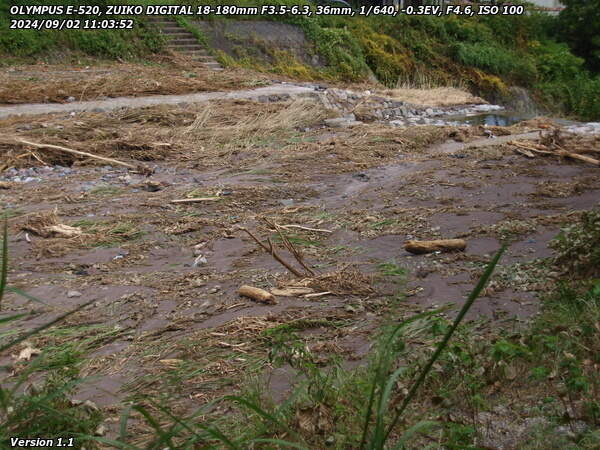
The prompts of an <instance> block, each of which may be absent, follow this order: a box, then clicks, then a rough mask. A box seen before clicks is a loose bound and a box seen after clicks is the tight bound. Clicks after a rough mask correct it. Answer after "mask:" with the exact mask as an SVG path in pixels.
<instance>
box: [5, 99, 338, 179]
mask: <svg viewBox="0 0 600 450" xmlns="http://www.w3.org/2000/svg"><path fill="white" fill-rule="evenodd" d="M326 115H327V113H326V112H325V110H324V109H323V107H322V106H320V105H319V104H318V103H317V102H314V101H310V100H293V101H290V102H281V103H267V104H264V103H259V102H255V101H250V100H235V101H231V100H229V101H218V102H214V103H201V104H195V105H191V106H186V107H183V106H169V105H160V106H152V107H146V108H135V109H129V108H126V109H121V110H116V111H113V112H109V113H93V112H88V113H82V114H80V115H79V116H77V119H76V120H74V119H73V118H71V117H69V118H65V117H64V116H61V115H57V114H54V115H46V116H39V117H33V118H31V117H28V118H21V117H17V118H9V119H5V120H3V121H0V135H3V138H2V139H0V166H2V165H3V166H4V167H5V168H6V167H26V166H30V165H37V164H40V163H43V164H61V165H68V166H70V165H73V164H75V163H77V164H83V163H87V162H93V161H92V160H90V161H87V160H86V159H85V158H82V157H81V156H74V155H69V154H64V153H60V152H57V151H49V150H45V149H37V150H35V151H34V150H32V149H31V148H28V146H27V145H24V144H22V143H18V142H16V141H15V137H19V138H26V139H27V140H30V141H32V142H37V143H43V144H52V145H59V146H63V147H67V148H70V149H74V150H79V151H84V152H88V153H92V154H95V155H98V156H104V157H110V158H115V159H119V160H125V161H126V160H128V159H133V160H137V161H154V160H162V159H165V158H167V157H170V158H175V159H181V160H195V161H199V162H200V161H201V162H202V164H205V165H216V164H221V165H222V164H224V163H225V161H224V160H223V157H224V156H227V155H229V156H231V155H234V154H235V153H236V152H239V151H242V150H243V151H249V150H254V149H257V148H270V147H272V146H280V145H285V140H286V138H287V137H289V136H291V135H293V134H294V133H297V132H298V130H299V129H301V128H303V127H306V126H308V125H312V124H315V123H317V122H319V121H320V120H322V119H323V118H324V117H326ZM11 137H12V139H11ZM257 156H258V155H257Z"/></svg>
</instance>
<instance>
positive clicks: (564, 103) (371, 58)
mask: <svg viewBox="0 0 600 450" xmlns="http://www.w3.org/2000/svg"><path fill="white" fill-rule="evenodd" d="M71 1H72V0H71ZM72 2H73V1H72ZM14 3H17V4H19V3H22V4H24V3H26V2H23V1H21V0H19V1H16V2H14ZM48 3H52V2H46V4H48ZM60 3H62V4H64V3H65V2H64V1H63V2H60ZM73 3H78V2H73ZM92 3H93V2H92ZM96 3H99V4H102V3H103V0H97V1H96ZM112 3H117V2H112ZM124 3H137V4H147V3H157V2H151V1H148V0H145V1H131V2H124ZM159 3H169V2H159ZM172 3H178V4H182V3H190V4H207V3H223V2H220V1H219V0H211V1H202V2H200V1H198V0H187V1H185V0H184V1H178V2H172ZM263 3H264V2H263ZM268 3H269V4H273V3H274V2H272V1H270V2H268ZM275 3H289V4H298V3H305V2H298V1H293V0H277V1H275ZM227 4H240V5H243V4H248V5H250V4H252V5H257V4H258V5H260V4H261V1H258V2H256V1H253V2H250V1H248V0H238V1H234V2H231V1H229V2H227ZM235 19H236V20H239V19H246V20H256V19H260V20H265V19H271V20H280V21H283V22H286V23H291V24H295V25H298V26H299V27H301V28H302V29H303V30H304V32H305V34H306V36H307V37H308V39H309V40H310V41H312V43H313V44H314V49H315V51H316V52H317V53H319V55H320V56H322V57H323V58H324V59H325V60H326V61H327V63H328V64H327V67H325V68H314V67H310V66H307V65H306V64H303V63H301V62H299V61H296V60H295V59H294V57H293V56H292V55H289V54H286V53H285V52H281V51H275V50H273V52H272V53H273V54H272V56H273V61H271V62H270V63H268V64H265V62H264V61H262V62H261V61H254V60H252V58H248V57H244V58H237V59H234V58H231V55H225V54H222V55H220V56H221V60H222V61H221V62H222V63H224V64H226V65H238V66H245V67H251V68H254V69H257V68H258V69H261V70H266V71H271V72H276V73H281V74H285V75H290V76H293V77H296V78H302V79H329V80H336V81H353V82H356V81H364V80H366V79H367V78H368V75H369V72H372V73H373V74H374V75H375V76H376V77H377V79H378V80H379V81H380V82H382V83H383V84H385V85H386V86H388V87H395V86H397V85H411V86H414V85H417V86H423V85H425V86H448V85H450V86H461V87H467V88H469V89H470V90H471V91H473V92H474V93H476V94H477V95H482V96H484V97H486V98H487V99H489V100H492V101H497V102H498V101H505V100H508V99H509V98H510V96H511V92H510V87H511V86H520V87H524V88H527V89H528V90H529V91H530V92H531V93H532V94H533V96H534V98H535V99H536V101H537V102H538V103H539V104H540V105H541V106H542V107H544V108H546V109H548V110H549V111H551V112H553V113H562V114H566V115H569V116H572V117H577V118H580V119H584V120H596V119H598V118H600V102H598V101H597V100H596V99H597V98H598V97H600V77H598V75H597V74H593V73H590V72H589V70H588V68H586V61H585V60H584V59H582V58H580V57H578V56H575V55H574V54H573V53H572V52H571V50H570V49H569V46H568V45H567V44H566V43H564V42H559V41H558V40H557V39H556V38H555V36H556V30H557V26H558V20H559V19H557V18H554V17H551V16H548V15H545V14H537V13H534V14H530V15H526V16H501V15H498V16H475V17H471V18H467V17H459V16H445V17H429V16H404V15H401V16H398V17H393V18H392V17H384V16H378V17H353V18H349V17H341V16H313V17H310V18H306V17H300V16H299V17H292V16H270V17H269V16H252V17H250V16H246V17H239V16H236V17H235ZM180 20H182V21H185V20H186V19H185V18H181V19H180ZM210 20H227V17H216V16H212V17H210ZM7 21H8V6H7V5H2V6H0V54H3V55H11V56H18V57H39V56H42V55H46V54H47V53H48V52H52V51H59V50H60V51H64V49H70V50H73V51H76V52H82V53H84V54H87V55H92V56H99V57H104V58H125V59H126V58H133V57H143V56H144V55H146V54H149V53H151V52H157V51H160V50H161V47H162V40H161V39H160V37H159V35H157V34H156V33H154V32H153V31H152V29H151V28H148V27H147V26H146V24H145V23H144V21H143V20H139V18H138V24H139V26H138V27H136V29H135V31H133V33H134V37H133V39H132V38H131V33H132V32H131V31H79V30H71V31H62V32H52V31H44V32H37V31H16V30H6V29H5V28H8V27H5V26H4V24H6V23H7ZM2 30H4V31H2ZM9 61H10V60H9ZM587 67H593V65H590V64H589V61H588V65H587Z"/></svg>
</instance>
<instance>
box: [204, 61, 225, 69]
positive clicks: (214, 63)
mask: <svg viewBox="0 0 600 450" xmlns="http://www.w3.org/2000/svg"><path fill="white" fill-rule="evenodd" d="M203 65H204V67H210V68H213V67H221V64H219V63H218V62H217V61H214V62H213V61H209V62H205V63H203ZM221 68H222V67H221Z"/></svg>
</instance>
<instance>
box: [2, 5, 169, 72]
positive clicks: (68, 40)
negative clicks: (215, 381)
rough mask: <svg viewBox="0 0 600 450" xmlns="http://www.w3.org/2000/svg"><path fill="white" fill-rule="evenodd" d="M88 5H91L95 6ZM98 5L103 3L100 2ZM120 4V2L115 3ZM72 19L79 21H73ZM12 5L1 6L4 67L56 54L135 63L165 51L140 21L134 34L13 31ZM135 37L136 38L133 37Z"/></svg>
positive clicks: (115, 31) (157, 38)
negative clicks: (130, 60)
mask: <svg viewBox="0 0 600 450" xmlns="http://www.w3.org/2000/svg"><path fill="white" fill-rule="evenodd" d="M11 3H12V4H15V5H19V4H23V5H31V4H46V5H48V4H49V5H52V4H57V5H67V4H73V5H80V4H82V3H81V2H78V1H73V0H67V1H55V0H50V1H46V2H42V3H40V2H28V1H21V0H16V1H14V2H11ZM93 3H94V2H88V3H87V4H93ZM95 3H102V2H101V1H97V2H95ZM115 3H117V2H115ZM52 18H56V17H52ZM69 18H71V19H73V18H77V17H69ZM9 20H10V15H9V5H8V4H7V3H1V4H0V56H1V58H0V59H1V60H2V61H3V64H2V65H7V64H13V63H15V62H28V61H31V60H39V59H43V58H47V57H48V56H49V55H52V54H63V55H65V54H69V53H75V54H79V55H81V54H83V55H87V56H91V57H99V58H107V59H117V58H119V59H131V58H138V57H143V56H144V55H147V54H149V53H156V52H159V51H160V50H161V49H162V46H163V40H162V38H160V36H158V35H157V34H156V33H154V32H153V30H152V29H151V28H149V27H147V26H146V24H145V23H144V21H142V20H139V18H138V19H136V27H135V29H134V30H133V31H132V30H63V31H52V30H45V31H37V30H11V29H9ZM132 34H133V36H132Z"/></svg>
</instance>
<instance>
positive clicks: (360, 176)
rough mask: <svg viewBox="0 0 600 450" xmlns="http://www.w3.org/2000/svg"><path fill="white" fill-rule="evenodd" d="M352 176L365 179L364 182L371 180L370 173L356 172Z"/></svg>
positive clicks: (361, 179)
mask: <svg viewBox="0 0 600 450" xmlns="http://www.w3.org/2000/svg"><path fill="white" fill-rule="evenodd" d="M352 178H356V179H357V180H360V181H363V182H365V183H366V182H367V181H369V180H370V179H371V178H370V177H369V175H367V174H366V173H362V172H360V173H355V174H354V175H352Z"/></svg>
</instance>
